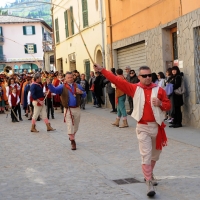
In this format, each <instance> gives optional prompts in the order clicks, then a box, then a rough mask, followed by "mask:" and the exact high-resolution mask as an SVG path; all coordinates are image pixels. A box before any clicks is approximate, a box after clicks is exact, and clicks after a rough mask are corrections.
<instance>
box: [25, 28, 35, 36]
mask: <svg viewBox="0 0 200 200" xmlns="http://www.w3.org/2000/svg"><path fill="white" fill-rule="evenodd" d="M23 34H24V35H35V26H23Z"/></svg>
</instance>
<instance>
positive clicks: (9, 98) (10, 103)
mask: <svg viewBox="0 0 200 200" xmlns="http://www.w3.org/2000/svg"><path fill="white" fill-rule="evenodd" d="M12 95H13V96H14V97H16V95H17V94H15V93H12ZM19 102H20V99H19V96H17V104H18V103H19ZM8 103H9V106H10V107H12V102H11V94H10V95H9V97H8Z"/></svg>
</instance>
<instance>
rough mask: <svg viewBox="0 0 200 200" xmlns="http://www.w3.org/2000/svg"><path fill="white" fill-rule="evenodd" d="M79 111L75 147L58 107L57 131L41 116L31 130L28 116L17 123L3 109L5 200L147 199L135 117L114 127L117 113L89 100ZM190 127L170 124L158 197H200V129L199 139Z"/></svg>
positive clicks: (0, 140)
mask: <svg viewBox="0 0 200 200" xmlns="http://www.w3.org/2000/svg"><path fill="white" fill-rule="evenodd" d="M81 115H82V117H81V123H80V129H79V131H78V133H77V137H76V142H77V150H76V151H71V150H70V148H71V147H70V142H69V140H68V135H67V134H66V124H64V123H63V115H62V114H61V113H60V110H57V111H56V113H55V118H56V119H55V120H50V121H51V124H52V127H54V128H56V131H55V132H47V131H46V126H45V125H44V123H43V122H42V121H40V122H37V129H38V130H39V131H40V132H39V133H31V132H30V126H31V124H30V121H28V120H27V119H25V117H24V118H23V119H24V121H23V122H19V123H15V124H13V123H11V122H10V121H11V120H10V116H9V117H8V118H6V116H5V115H0V122H1V123H0V130H1V132H0V152H1V153H0V186H1V187H0V199H1V200H8V199H17V200H24V199H26V200H29V199H30V200H44V199H48V200H49V199H52V200H54V199H55V200H82V199H86V200H112V199H115V200H143V199H149V198H148V197H147V196H146V185H145V184H144V181H143V175H142V172H141V165H140V162H141V161H140V156H139V150H138V142H137V138H136V134H135V121H134V120H133V119H131V118H130V117H128V121H129V125H130V127H129V128H125V129H119V128H117V127H113V126H112V125H111V122H112V121H113V120H114V119H115V117H116V115H114V114H110V112H109V110H107V109H99V108H94V107H92V106H90V105H87V106H86V110H84V111H82V113H81ZM187 130H189V129H187V128H185V127H184V128H179V129H168V130H167V134H168V136H169V142H168V146H167V147H165V148H164V149H163V152H162V154H161V159H160V161H159V162H158V165H157V167H156V168H155V175H156V177H157V178H158V179H159V180H160V181H159V185H158V186H157V190H156V196H155V198H154V199H160V200H198V199H200V192H199V188H200V156H199V155H200V148H199V144H198V141H200V135H199V134H198V132H195V131H192V134H194V137H195V140H196V141H195V140H193V139H192V138H193V137H191V135H190V132H187ZM181 134H182V135H184V137H181V136H182V135H181ZM173 135H176V137H175V136H173ZM174 137H175V138H174ZM187 137H188V138H187ZM179 138H181V139H182V140H179ZM189 138H190V139H189ZM193 141H195V142H193ZM130 178H135V179H136V180H138V181H141V183H130V182H127V181H125V182H126V184H123V185H119V184H117V183H116V182H114V181H113V180H118V179H120V180H121V182H122V181H123V180H124V179H130ZM129 181H130V180H129ZM131 181H133V179H131Z"/></svg>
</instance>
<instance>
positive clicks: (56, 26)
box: [55, 18, 60, 43]
mask: <svg viewBox="0 0 200 200" xmlns="http://www.w3.org/2000/svg"><path fill="white" fill-rule="evenodd" d="M55 30H56V43H58V42H60V37H59V27H58V18H57V19H55Z"/></svg>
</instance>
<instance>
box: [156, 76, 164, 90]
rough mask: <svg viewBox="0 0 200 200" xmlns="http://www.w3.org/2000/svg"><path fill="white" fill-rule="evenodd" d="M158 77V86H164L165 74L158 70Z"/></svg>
mask: <svg viewBox="0 0 200 200" xmlns="http://www.w3.org/2000/svg"><path fill="white" fill-rule="evenodd" d="M157 77H158V86H160V87H161V88H164V87H165V75H164V73H163V72H158V74H157Z"/></svg>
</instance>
